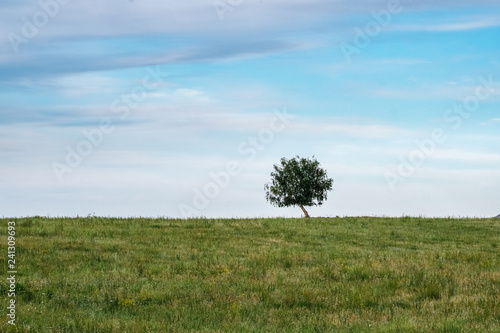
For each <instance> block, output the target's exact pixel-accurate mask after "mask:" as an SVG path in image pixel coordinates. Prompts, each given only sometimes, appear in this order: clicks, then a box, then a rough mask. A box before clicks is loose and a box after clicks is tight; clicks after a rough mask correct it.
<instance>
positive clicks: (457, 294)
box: [0, 217, 500, 333]
mask: <svg viewBox="0 0 500 333" xmlns="http://www.w3.org/2000/svg"><path fill="white" fill-rule="evenodd" d="M8 221H15V222H16V260H17V262H16V264H17V270H18V273H17V277H16V278H17V280H16V316H17V317H16V323H17V325H16V326H15V327H12V326H11V325H9V324H8V323H7V320H8V317H7V316H6V314H7V309H6V308H7V302H8V298H7V291H8V288H9V286H8V281H7V280H6V279H5V278H2V279H1V281H0V288H1V294H2V295H3V296H2V299H1V302H2V303H1V309H2V310H1V311H3V312H4V314H2V315H1V316H0V330H1V331H2V332H120V333H122V332H384V333H389V332H391V333H396V332H405V333H412V332H442V333H445V332H446V333H454V332H457V333H458V332H500V249H499V243H500V219H458V218H448V219H430V218H413V217H402V218H371V217H351V218H311V219H290V218H273V219H265V218H255V219H189V220H177V219H168V218H158V219H147V218H126V219H124V218H101V217H86V218H47V217H28V218H15V219H0V226H1V227H0V229H1V235H2V238H1V239H2V241H1V247H0V249H1V252H0V253H1V255H0V267H3V268H4V271H5V272H4V274H3V276H6V275H7V270H8V269H7V222H8Z"/></svg>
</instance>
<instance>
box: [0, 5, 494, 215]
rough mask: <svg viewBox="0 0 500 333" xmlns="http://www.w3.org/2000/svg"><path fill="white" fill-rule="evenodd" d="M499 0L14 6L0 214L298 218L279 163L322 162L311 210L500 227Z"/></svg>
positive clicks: (0, 46)
mask: <svg viewBox="0 0 500 333" xmlns="http://www.w3.org/2000/svg"><path fill="white" fill-rule="evenodd" d="M499 35H500V3H499V2H498V1H493V0H476V1H464V0H462V1H460V0H458V1H444V0H437V1H436V0H433V1H430V0H421V1H411V0H389V1H382V0H370V1H368V0H360V1H345V0H338V1H333V0H307V1H306V0H286V1H284V0H225V1H224V0H191V1H168V2H167V1H159V0H130V1H127V0H120V1H118V0H107V1H102V2H94V1H92V2H89V1H81V0H40V1H24V0H18V1H10V2H6V1H4V2H1V3H0V50H1V52H0V156H1V158H0V215H1V216H4V217H21V216H33V215H40V216H88V215H96V216H119V217H137V216H143V217H173V218H188V217H199V216H205V217H210V218H217V217H224V218H233V217H234V218H245V217H274V216H285V217H300V216H301V214H302V212H301V210H300V209H299V208H297V207H290V208H278V207H273V206H271V205H270V204H269V203H267V202H266V200H265V191H264V185H265V184H266V183H269V182H270V181H271V176H270V173H271V172H272V171H273V165H274V164H277V163H279V161H280V159H281V158H283V157H285V158H288V159H289V158H293V157H295V156H300V157H308V158H312V157H314V158H316V159H317V160H318V161H319V162H320V163H321V166H322V167H323V168H324V169H326V170H327V173H328V175H329V176H330V177H331V178H333V179H334V184H333V191H332V192H329V194H328V200H327V201H326V202H324V204H323V205H322V206H320V207H310V208H309V214H310V215H311V216H395V217H398V216H428V217H448V216H453V217H491V216H495V215H497V214H499V213H500V200H499V199H500V197H499V195H498V189H499V188H500V150H499V147H500V131H499V130H500V43H499V37H498V36H499Z"/></svg>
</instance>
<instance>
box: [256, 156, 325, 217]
mask: <svg viewBox="0 0 500 333" xmlns="http://www.w3.org/2000/svg"><path fill="white" fill-rule="evenodd" d="M271 177H272V183H271V184H269V183H268V184H266V185H265V186H264V189H265V190H266V200H267V201H269V202H270V203H271V204H272V205H274V206H277V207H290V206H299V207H300V209H302V211H303V212H304V215H305V217H307V218H308V217H309V214H308V213H307V211H306V209H305V208H304V206H321V205H322V204H323V201H325V200H326V194H327V192H328V191H331V190H332V184H333V179H331V178H328V176H327V174H326V170H324V169H322V168H320V165H319V162H318V161H317V160H316V159H315V158H314V156H313V159H307V158H300V157H299V156H297V157H296V158H292V159H291V160H287V159H286V158H284V157H283V158H282V159H281V164H280V165H274V171H273V172H271Z"/></svg>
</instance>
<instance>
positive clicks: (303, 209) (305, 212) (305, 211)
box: [299, 204, 310, 218]
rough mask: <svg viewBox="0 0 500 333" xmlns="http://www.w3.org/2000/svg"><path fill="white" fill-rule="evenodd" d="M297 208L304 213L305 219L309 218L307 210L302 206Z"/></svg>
mask: <svg viewBox="0 0 500 333" xmlns="http://www.w3.org/2000/svg"><path fill="white" fill-rule="evenodd" d="M299 207H300V209H302V211H303V212H304V215H305V216H306V218H310V216H309V214H307V210H306V209H305V208H304V206H302V205H300V204H299Z"/></svg>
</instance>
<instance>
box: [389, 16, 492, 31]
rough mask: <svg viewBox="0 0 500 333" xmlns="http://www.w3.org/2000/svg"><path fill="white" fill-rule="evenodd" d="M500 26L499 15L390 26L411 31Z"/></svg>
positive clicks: (396, 29) (462, 29)
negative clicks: (455, 21)
mask: <svg viewBox="0 0 500 333" xmlns="http://www.w3.org/2000/svg"><path fill="white" fill-rule="evenodd" d="M493 27H500V17H494V18H488V19H484V18H482V19H478V20H473V21H469V22H458V23H438V24H432V23H431V24H429V23H426V24H416V25H396V26H394V27H392V28H391V30H395V31H413V32H417V31H420V32H458V31H468V30H478V29H486V28H493Z"/></svg>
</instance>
